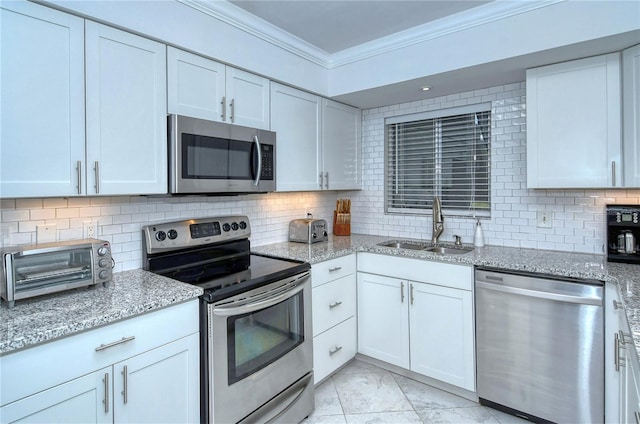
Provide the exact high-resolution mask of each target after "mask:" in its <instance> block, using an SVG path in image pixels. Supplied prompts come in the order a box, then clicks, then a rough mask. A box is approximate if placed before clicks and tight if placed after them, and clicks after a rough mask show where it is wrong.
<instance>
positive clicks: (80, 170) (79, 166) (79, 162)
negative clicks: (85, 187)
mask: <svg viewBox="0 0 640 424" xmlns="http://www.w3.org/2000/svg"><path fill="white" fill-rule="evenodd" d="M76 172H77V173H78V194H82V161H81V160H79V161H78V162H76Z"/></svg>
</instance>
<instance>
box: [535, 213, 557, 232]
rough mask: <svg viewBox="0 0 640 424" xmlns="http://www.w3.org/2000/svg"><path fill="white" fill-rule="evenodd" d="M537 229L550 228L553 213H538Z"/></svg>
mask: <svg viewBox="0 0 640 424" xmlns="http://www.w3.org/2000/svg"><path fill="white" fill-rule="evenodd" d="M537 217H538V227H539V228H551V227H552V226H553V225H552V221H553V212H550V211H538V216H537Z"/></svg>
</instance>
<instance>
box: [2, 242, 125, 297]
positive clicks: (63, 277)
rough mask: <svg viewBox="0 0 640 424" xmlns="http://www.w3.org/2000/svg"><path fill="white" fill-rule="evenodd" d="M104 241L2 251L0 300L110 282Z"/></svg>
mask: <svg viewBox="0 0 640 424" xmlns="http://www.w3.org/2000/svg"><path fill="white" fill-rule="evenodd" d="M112 268H113V259H112V257H111V247H110V245H109V242H108V241H104V240H96V239H84V240H73V241H67V242H55V243H41V244H36V245H30V246H17V247H13V248H6V249H3V251H2V273H1V275H0V297H1V298H2V299H4V300H5V301H6V302H7V303H8V305H9V307H10V308H13V306H14V305H15V301H16V300H21V299H27V298H30V297H34V296H40V295H44V294H50V293H55V292H60V291H63V290H70V289H75V288H79V287H84V286H93V285H96V284H99V283H101V284H103V285H104V286H107V285H108V283H109V282H110V281H111V277H112Z"/></svg>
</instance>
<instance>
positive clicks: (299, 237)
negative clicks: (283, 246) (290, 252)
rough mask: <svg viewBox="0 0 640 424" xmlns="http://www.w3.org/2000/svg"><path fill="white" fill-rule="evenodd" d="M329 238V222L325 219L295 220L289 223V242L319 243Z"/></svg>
mask: <svg viewBox="0 0 640 424" xmlns="http://www.w3.org/2000/svg"><path fill="white" fill-rule="evenodd" d="M327 238H328V235H327V221H325V220H324V219H313V218H307V219H294V220H293V221H291V222H289V241H295V242H298V243H317V242H320V241H326V240H327Z"/></svg>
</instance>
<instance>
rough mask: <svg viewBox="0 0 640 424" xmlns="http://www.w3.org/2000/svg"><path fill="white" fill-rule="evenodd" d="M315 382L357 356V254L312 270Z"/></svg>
mask: <svg viewBox="0 0 640 424" xmlns="http://www.w3.org/2000/svg"><path fill="white" fill-rule="evenodd" d="M311 285H312V287H313V291H312V302H313V306H312V311H313V312H312V315H313V373H314V382H315V384H318V383H319V382H320V381H322V380H323V379H325V378H326V377H328V376H329V375H330V374H331V373H333V372H334V371H336V370H337V369H338V368H340V367H341V366H342V365H344V364H346V363H347V362H348V361H349V360H351V359H352V358H353V357H354V356H355V355H356V332H357V325H356V255H355V254H352V255H348V256H343V257H340V258H336V259H332V260H329V261H325V262H321V263H318V264H315V265H313V266H312V268H311Z"/></svg>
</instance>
